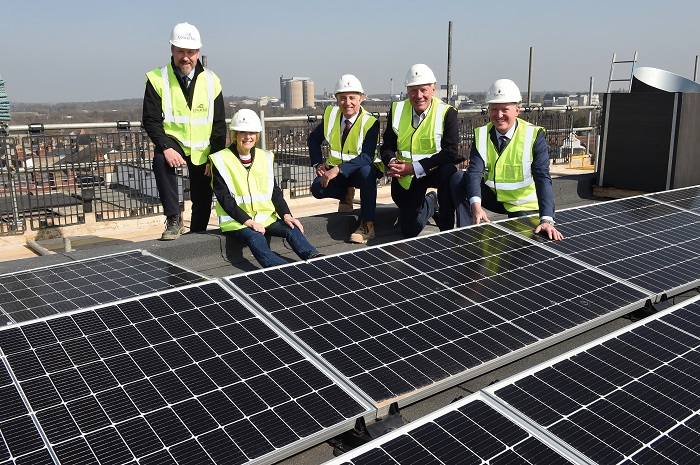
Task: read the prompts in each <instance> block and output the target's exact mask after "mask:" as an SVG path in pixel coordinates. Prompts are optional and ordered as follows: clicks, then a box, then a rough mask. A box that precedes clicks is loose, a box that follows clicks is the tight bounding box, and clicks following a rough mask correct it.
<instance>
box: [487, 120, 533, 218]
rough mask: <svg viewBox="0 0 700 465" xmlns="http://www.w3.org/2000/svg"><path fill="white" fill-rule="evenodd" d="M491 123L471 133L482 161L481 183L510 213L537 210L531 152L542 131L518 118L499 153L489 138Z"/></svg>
mask: <svg viewBox="0 0 700 465" xmlns="http://www.w3.org/2000/svg"><path fill="white" fill-rule="evenodd" d="M492 127H493V124H492V123H488V124H487V125H486V126H481V127H479V128H476V129H475V130H474V144H475V145H476V148H477V150H478V151H479V155H480V156H481V158H482V159H483V160H484V166H485V170H484V183H485V184H486V185H487V186H488V187H489V188H490V189H491V190H492V191H493V193H494V194H495V195H496V199H497V200H498V201H499V202H501V203H502V204H503V207H504V208H505V209H506V210H507V211H509V212H518V211H533V210H539V204H538V202H537V192H536V190H535V180H534V179H533V177H532V149H533V147H534V146H535V140H536V139H537V134H538V133H539V131H544V128H542V127H540V126H535V125H533V124H530V123H528V122H527V121H525V120H522V119H520V118H517V127H516V128H515V133H514V134H513V138H512V139H511V141H510V142H509V143H508V145H507V146H506V148H505V149H504V150H503V152H502V153H501V154H499V153H498V150H497V149H496V146H495V145H494V144H493V142H492V141H491V137H489V132H490V131H491V128H492Z"/></svg>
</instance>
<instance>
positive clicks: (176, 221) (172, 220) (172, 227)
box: [160, 215, 185, 241]
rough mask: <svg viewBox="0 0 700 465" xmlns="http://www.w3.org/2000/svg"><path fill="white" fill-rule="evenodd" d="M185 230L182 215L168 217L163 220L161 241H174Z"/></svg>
mask: <svg viewBox="0 0 700 465" xmlns="http://www.w3.org/2000/svg"><path fill="white" fill-rule="evenodd" d="M184 229H185V226H184V224H183V223H182V215H170V216H168V217H166V219H165V231H163V234H162V235H161V236H160V240H161V241H174V240H175V239H177V238H178V237H180V234H182V231H183V230H184Z"/></svg>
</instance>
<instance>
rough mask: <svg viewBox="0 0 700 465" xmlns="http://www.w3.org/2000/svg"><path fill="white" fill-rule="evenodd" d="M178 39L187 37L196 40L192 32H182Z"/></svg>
mask: <svg viewBox="0 0 700 465" xmlns="http://www.w3.org/2000/svg"><path fill="white" fill-rule="evenodd" d="M177 38H178V39H187V40H194V37H192V33H191V32H188V33H187V34H181V35H178V36H177Z"/></svg>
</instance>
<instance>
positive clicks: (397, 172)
mask: <svg viewBox="0 0 700 465" xmlns="http://www.w3.org/2000/svg"><path fill="white" fill-rule="evenodd" d="M386 174H387V176H389V177H391V178H403V177H404V176H410V175H412V174H414V170H413V163H406V162H405V161H401V160H397V159H396V158H392V159H391V161H390V162H389V164H388V165H387V167H386Z"/></svg>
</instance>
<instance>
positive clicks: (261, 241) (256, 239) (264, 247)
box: [226, 219, 318, 268]
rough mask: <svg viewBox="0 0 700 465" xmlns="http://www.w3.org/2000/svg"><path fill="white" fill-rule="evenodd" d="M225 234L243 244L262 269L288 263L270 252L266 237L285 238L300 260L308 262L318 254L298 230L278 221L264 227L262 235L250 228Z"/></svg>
mask: <svg viewBox="0 0 700 465" xmlns="http://www.w3.org/2000/svg"><path fill="white" fill-rule="evenodd" d="M226 234H231V235H233V236H234V237H236V238H237V239H238V240H239V241H241V242H243V244H245V245H247V246H248V247H249V248H250V251H251V252H253V256H254V257H255V259H256V260H257V261H258V263H260V266H262V267H263V268H269V267H271V266H277V265H284V264H286V263H289V262H288V261H287V260H285V259H284V258H282V257H280V256H279V255H277V254H276V253H274V252H273V251H272V250H270V246H269V245H268V244H267V237H266V236H267V235H270V236H277V237H283V238H285V239H286V240H287V242H288V243H289V245H290V246H291V247H292V250H294V252H295V253H296V254H297V256H299V258H301V259H302V260H308V259H309V258H311V257H312V256H313V255H316V254H317V253H318V250H316V249H315V248H314V246H313V245H311V244H310V243H309V241H308V240H307V239H306V236H304V234H302V232H301V231H299V228H294V229H292V228H290V227H289V226H287V224H286V223H285V222H284V221H282V220H280V219H278V220H277V221H275V222H274V223H272V224H271V225H270V226H268V227H266V228H265V234H264V235H263V234H260V233H259V232H256V231H254V230H253V229H251V228H243V229H238V230H236V231H228V232H226Z"/></svg>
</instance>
